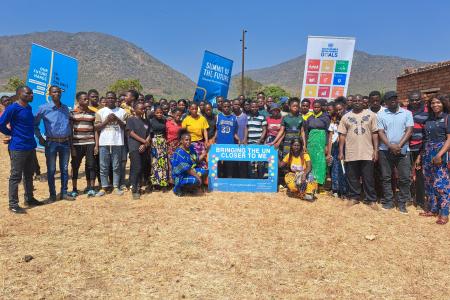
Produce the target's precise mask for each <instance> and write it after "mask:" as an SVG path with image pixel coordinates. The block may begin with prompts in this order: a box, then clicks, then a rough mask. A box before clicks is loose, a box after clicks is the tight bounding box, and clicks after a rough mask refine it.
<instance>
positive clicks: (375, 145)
mask: <svg viewBox="0 0 450 300" xmlns="http://www.w3.org/2000/svg"><path fill="white" fill-rule="evenodd" d="M372 144H373V155H372V160H373V161H374V162H377V161H378V132H376V131H375V132H372Z"/></svg>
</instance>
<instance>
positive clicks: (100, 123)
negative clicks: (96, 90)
mask: <svg viewBox="0 0 450 300" xmlns="http://www.w3.org/2000/svg"><path fill="white" fill-rule="evenodd" d="M114 117H115V114H112V113H111V114H109V115H108V116H107V117H106V118H105V120H102V118H101V116H100V115H99V114H98V113H96V114H95V125H94V128H95V130H96V131H102V130H103V129H104V128H105V127H106V126H107V125H108V124H109V123H110V122H112V120H113V119H114Z"/></svg>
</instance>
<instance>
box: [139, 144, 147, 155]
mask: <svg viewBox="0 0 450 300" xmlns="http://www.w3.org/2000/svg"><path fill="white" fill-rule="evenodd" d="M146 148H147V146H145V144H142V145H140V146H139V153H144V152H145V149H146Z"/></svg>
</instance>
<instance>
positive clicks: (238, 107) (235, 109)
mask: <svg viewBox="0 0 450 300" xmlns="http://www.w3.org/2000/svg"><path fill="white" fill-rule="evenodd" d="M240 111H241V103H240V101H239V100H234V101H233V112H234V113H239V112H240Z"/></svg>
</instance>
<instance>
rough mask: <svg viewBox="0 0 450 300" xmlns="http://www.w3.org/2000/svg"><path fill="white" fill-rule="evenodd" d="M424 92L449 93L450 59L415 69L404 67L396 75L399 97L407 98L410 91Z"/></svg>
mask: <svg viewBox="0 0 450 300" xmlns="http://www.w3.org/2000/svg"><path fill="white" fill-rule="evenodd" d="M415 90H419V91H421V92H423V93H425V94H437V93H439V94H440V93H447V94H448V93H450V61H446V62H441V63H437V64H432V65H427V66H424V67H420V68H417V69H405V71H404V72H403V74H401V75H400V76H398V77H397V93H398V96H399V99H404V98H407V96H408V94H409V93H410V92H412V91H415Z"/></svg>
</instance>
